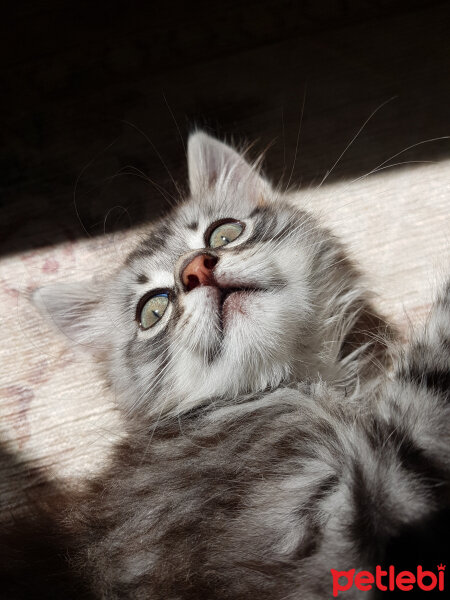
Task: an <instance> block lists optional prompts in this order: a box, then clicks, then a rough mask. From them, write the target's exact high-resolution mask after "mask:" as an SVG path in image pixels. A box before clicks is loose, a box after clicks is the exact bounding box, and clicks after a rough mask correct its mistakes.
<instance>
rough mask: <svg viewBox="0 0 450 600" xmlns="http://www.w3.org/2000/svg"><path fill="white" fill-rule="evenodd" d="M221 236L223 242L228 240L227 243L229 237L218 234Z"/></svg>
mask: <svg viewBox="0 0 450 600" xmlns="http://www.w3.org/2000/svg"><path fill="white" fill-rule="evenodd" d="M220 237H221V238H222V241H223V242H228V243H229V241H230V240H229V239H228V238H227V237H225V236H224V235H222V236H220Z"/></svg>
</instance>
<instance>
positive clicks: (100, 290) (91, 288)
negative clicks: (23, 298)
mask: <svg viewBox="0 0 450 600" xmlns="http://www.w3.org/2000/svg"><path fill="white" fill-rule="evenodd" d="M104 294H105V290H104V284H102V283H100V282H97V281H94V280H92V281H84V282H76V283H59V282H58V283H51V284H49V285H46V286H44V287H41V288H37V289H36V290H34V292H33V293H32V295H31V301H32V303H33V304H34V306H36V308H37V309H38V310H39V312H40V313H41V314H42V315H43V316H44V317H46V318H47V320H48V321H49V322H50V324H51V325H52V326H53V327H55V328H56V329H57V330H59V331H60V332H62V333H63V334H64V335H65V336H66V337H67V338H68V339H69V340H70V341H71V342H73V343H74V344H76V345H77V346H79V347H80V349H83V350H86V351H88V352H90V353H93V354H98V353H100V352H102V351H104V350H105V349H107V347H108V340H109V336H108V332H111V330H112V328H113V326H114V325H113V322H112V319H111V318H109V319H108V310H107V306H106V305H105V304H106V303H105V302H104Z"/></svg>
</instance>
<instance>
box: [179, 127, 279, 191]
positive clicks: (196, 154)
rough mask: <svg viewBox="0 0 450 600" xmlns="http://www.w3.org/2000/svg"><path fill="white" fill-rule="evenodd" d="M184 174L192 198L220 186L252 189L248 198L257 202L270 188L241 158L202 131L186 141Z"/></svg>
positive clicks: (229, 147)
mask: <svg viewBox="0 0 450 600" xmlns="http://www.w3.org/2000/svg"><path fill="white" fill-rule="evenodd" d="M188 170H189V186H190V190H191V194H192V195H198V194H202V193H205V192H206V191H207V190H208V189H210V188H212V187H214V186H216V185H220V184H223V185H227V186H228V187H234V188H235V189H236V190H237V189H238V188H240V189H241V190H243V188H249V186H252V187H253V190H252V191H253V194H252V195H253V196H255V195H256V194H257V195H258V197H259V198H260V197H261V196H263V195H264V194H265V193H266V192H267V190H268V189H269V187H270V186H269V184H268V183H267V182H266V181H265V180H263V179H262V177H260V175H259V174H258V173H257V171H256V170H255V168H253V167H252V166H251V165H250V164H249V163H248V162H247V161H246V160H245V158H244V157H243V156H242V155H241V154H239V153H238V152H236V150H234V149H233V148H231V146H228V145H227V144H224V143H223V142H219V140H216V139H215V138H213V137H211V136H209V135H208V134H206V133H204V132H203V131H197V132H195V133H193V134H191V136H190V137H189V141H188Z"/></svg>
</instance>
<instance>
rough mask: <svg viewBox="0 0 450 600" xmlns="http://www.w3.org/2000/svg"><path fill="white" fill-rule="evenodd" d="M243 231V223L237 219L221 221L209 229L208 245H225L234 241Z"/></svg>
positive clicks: (213, 246)
mask: <svg viewBox="0 0 450 600" xmlns="http://www.w3.org/2000/svg"><path fill="white" fill-rule="evenodd" d="M243 231H244V225H243V224H242V223H239V222H238V221H229V222H228V223H222V224H221V225H219V226H218V227H216V228H215V229H213V230H212V231H211V234H210V236H209V240H208V245H209V247H210V248H219V247H220V246H226V245H227V244H229V243H230V242H234V240H235V239H236V238H238V237H239V236H240V235H241V233H242V232H243Z"/></svg>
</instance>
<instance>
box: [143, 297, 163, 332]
mask: <svg viewBox="0 0 450 600" xmlns="http://www.w3.org/2000/svg"><path fill="white" fill-rule="evenodd" d="M168 306H169V293H168V292H158V293H157V294H154V295H153V296H150V297H148V298H144V299H143V301H141V302H140V303H139V304H138V311H137V320H138V322H139V325H140V327H141V329H150V327H153V325H156V323H157V322H158V321H159V320H160V319H161V317H162V316H163V314H164V313H165V312H166V310H167V307H168Z"/></svg>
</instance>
